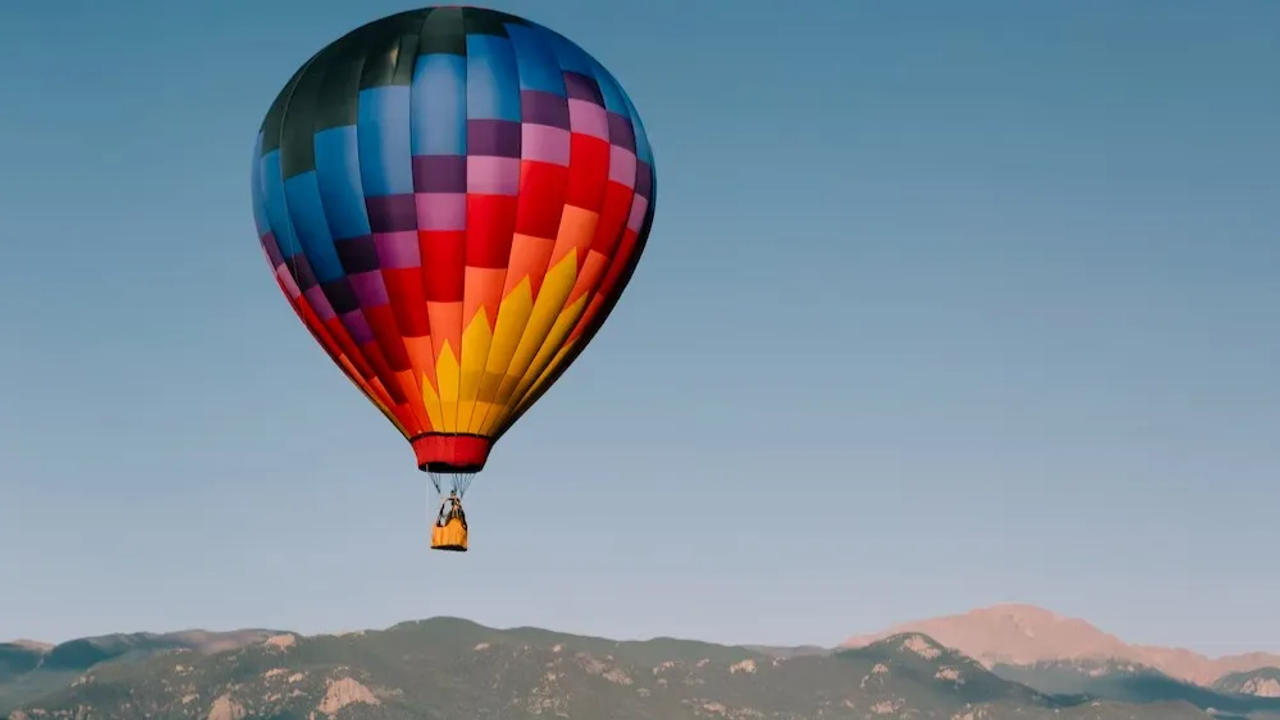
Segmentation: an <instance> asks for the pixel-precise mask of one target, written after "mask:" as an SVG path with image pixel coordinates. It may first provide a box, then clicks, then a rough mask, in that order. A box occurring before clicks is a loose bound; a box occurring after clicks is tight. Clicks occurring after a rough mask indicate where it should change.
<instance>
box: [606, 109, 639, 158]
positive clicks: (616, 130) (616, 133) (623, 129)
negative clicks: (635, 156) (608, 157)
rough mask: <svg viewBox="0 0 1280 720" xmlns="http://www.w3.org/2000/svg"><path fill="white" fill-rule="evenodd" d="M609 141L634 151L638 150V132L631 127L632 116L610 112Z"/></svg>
mask: <svg viewBox="0 0 1280 720" xmlns="http://www.w3.org/2000/svg"><path fill="white" fill-rule="evenodd" d="M609 142H611V143H613V144H614V145H617V146H618V147H624V148H626V149H628V150H630V151H631V152H633V153H634V152H635V151H636V133H635V130H634V129H632V127H631V119H630V118H627V117H623V116H622V115H619V114H618V113H612V112H611V113H609Z"/></svg>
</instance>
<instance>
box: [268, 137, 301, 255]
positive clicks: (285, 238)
mask: <svg viewBox="0 0 1280 720" xmlns="http://www.w3.org/2000/svg"><path fill="white" fill-rule="evenodd" d="M262 193H263V197H264V199H265V203H264V204H265V206H266V211H267V223H268V225H270V226H271V233H272V234H273V235H275V237H276V244H277V245H279V246H280V254H281V255H282V256H284V257H285V258H289V257H293V256H294V255H297V254H298V253H299V252H301V251H302V247H301V246H300V245H298V238H297V236H295V235H294V233H293V221H292V220H290V219H289V204H288V203H287V202H286V201H285V197H284V178H283V176H282V175H281V170H280V151H279V150H272V151H271V152H269V153H267V154H266V155H264V156H262Z"/></svg>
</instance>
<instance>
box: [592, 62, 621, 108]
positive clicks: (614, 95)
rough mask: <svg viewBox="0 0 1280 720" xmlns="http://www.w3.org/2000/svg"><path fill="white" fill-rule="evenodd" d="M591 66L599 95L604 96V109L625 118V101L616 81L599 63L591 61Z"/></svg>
mask: <svg viewBox="0 0 1280 720" xmlns="http://www.w3.org/2000/svg"><path fill="white" fill-rule="evenodd" d="M591 65H592V66H593V68H594V69H593V70H592V73H591V74H592V75H594V76H595V78H596V84H597V85H599V86H600V94H601V95H603V96H604V107H605V109H606V110H608V111H610V112H615V113H617V114H619V115H621V116H623V117H626V116H627V101H626V99H624V98H623V97H622V88H621V87H619V86H618V81H617V80H616V79H615V78H614V77H613V75H611V74H609V71H608V70H605V69H604V66H603V65H601V64H600V63H598V62H596V61H594V60H593V61H591Z"/></svg>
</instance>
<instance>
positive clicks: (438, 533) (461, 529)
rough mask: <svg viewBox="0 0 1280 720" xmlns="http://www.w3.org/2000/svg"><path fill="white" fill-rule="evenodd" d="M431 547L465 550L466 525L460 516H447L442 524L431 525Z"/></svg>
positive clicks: (455, 550) (434, 548)
mask: <svg viewBox="0 0 1280 720" xmlns="http://www.w3.org/2000/svg"><path fill="white" fill-rule="evenodd" d="M431 549H433V550H452V551H454V552H466V551H467V526H466V524H464V523H463V522H462V519H461V518H456V517H454V518H449V520H448V521H447V522H445V524H444V525H439V524H436V525H433V526H432V527H431Z"/></svg>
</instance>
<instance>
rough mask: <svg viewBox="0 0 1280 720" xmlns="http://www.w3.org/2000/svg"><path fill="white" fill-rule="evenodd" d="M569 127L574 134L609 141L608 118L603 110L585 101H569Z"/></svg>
mask: <svg viewBox="0 0 1280 720" xmlns="http://www.w3.org/2000/svg"><path fill="white" fill-rule="evenodd" d="M569 127H570V128H572V129H573V131H574V132H576V133H582V134H583V135H591V136H593V137H598V138H600V139H601V140H608V139H609V118H608V113H606V112H605V109H604V108H603V107H601V106H599V105H595V104H593V103H590V102H587V101H586V100H576V99H575V100H570V101H569Z"/></svg>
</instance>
